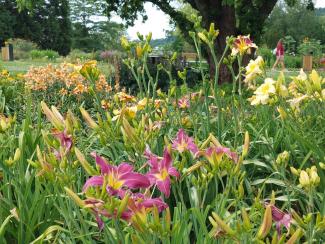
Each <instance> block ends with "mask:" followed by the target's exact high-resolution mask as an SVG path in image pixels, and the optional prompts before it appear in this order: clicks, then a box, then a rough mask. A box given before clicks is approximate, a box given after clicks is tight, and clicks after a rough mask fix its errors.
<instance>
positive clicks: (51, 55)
mask: <svg viewBox="0 0 325 244" xmlns="http://www.w3.org/2000/svg"><path fill="white" fill-rule="evenodd" d="M29 54H30V57H31V58H32V59H48V60H55V59H57V58H59V57H60V55H59V54H58V52H56V51H53V50H37V49H35V50H32V51H30V53H29Z"/></svg>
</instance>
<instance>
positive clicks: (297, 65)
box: [284, 55, 302, 69]
mask: <svg viewBox="0 0 325 244" xmlns="http://www.w3.org/2000/svg"><path fill="white" fill-rule="evenodd" d="M284 63H285V66H286V68H289V69H290V68H292V69H301V68H302V56H292V55H285V56H284Z"/></svg>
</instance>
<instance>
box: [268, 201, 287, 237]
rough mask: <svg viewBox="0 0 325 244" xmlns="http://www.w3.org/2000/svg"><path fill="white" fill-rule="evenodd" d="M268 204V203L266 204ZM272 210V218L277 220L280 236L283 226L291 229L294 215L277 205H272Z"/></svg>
mask: <svg viewBox="0 0 325 244" xmlns="http://www.w3.org/2000/svg"><path fill="white" fill-rule="evenodd" d="M265 205H266V206H267V205H268V204H265ZM271 210H272V219H273V220H274V221H275V222H276V230H277V232H278V236H280V235H281V226H282V225H283V226H284V227H285V228H286V229H287V231H289V229H290V225H291V221H292V217H291V215H290V214H289V213H285V212H283V211H281V210H280V209H278V208H277V207H275V206H274V205H272V206H271Z"/></svg>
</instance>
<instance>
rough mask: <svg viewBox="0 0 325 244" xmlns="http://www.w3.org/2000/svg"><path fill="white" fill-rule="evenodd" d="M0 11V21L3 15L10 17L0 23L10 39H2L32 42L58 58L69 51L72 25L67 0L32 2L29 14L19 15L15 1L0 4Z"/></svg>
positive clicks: (3, 0) (4, 0) (22, 12)
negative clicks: (55, 54) (51, 51)
mask: <svg viewBox="0 0 325 244" xmlns="http://www.w3.org/2000/svg"><path fill="white" fill-rule="evenodd" d="M1 9H2V10H1ZM0 10H1V11H0V18H2V17H1V16H3V15H5V14H6V13H9V14H10V18H8V17H4V19H2V21H0V23H1V24H0V25H2V24H3V25H4V28H3V29H4V30H6V29H8V28H9V30H7V31H6V32H7V33H9V34H10V35H9V34H6V35H4V37H5V38H22V39H27V40H31V41H33V42H35V43H37V45H38V46H39V47H40V48H42V49H52V50H55V51H57V52H59V53H60V54H61V55H66V54H67V53H68V52H69V51H70V46H71V22H70V19H69V5H68V1H67V0H49V1H44V2H42V1H40V2H38V4H36V2H35V5H33V8H32V9H31V10H26V9H24V10H22V11H19V9H18V8H17V6H16V3H15V2H14V1H7V0H1V1H0ZM0 29H2V28H0ZM0 31H1V30H0ZM0 33H1V32H0ZM0 36H2V35H0ZM0 41H1V40H0Z"/></svg>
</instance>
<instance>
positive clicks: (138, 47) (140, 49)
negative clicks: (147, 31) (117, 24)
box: [135, 45, 143, 58]
mask: <svg viewBox="0 0 325 244" xmlns="http://www.w3.org/2000/svg"><path fill="white" fill-rule="evenodd" d="M135 53H136V55H137V57H138V58H141V57H142V54H143V49H142V47H141V46H140V45H137V46H136V48H135Z"/></svg>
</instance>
